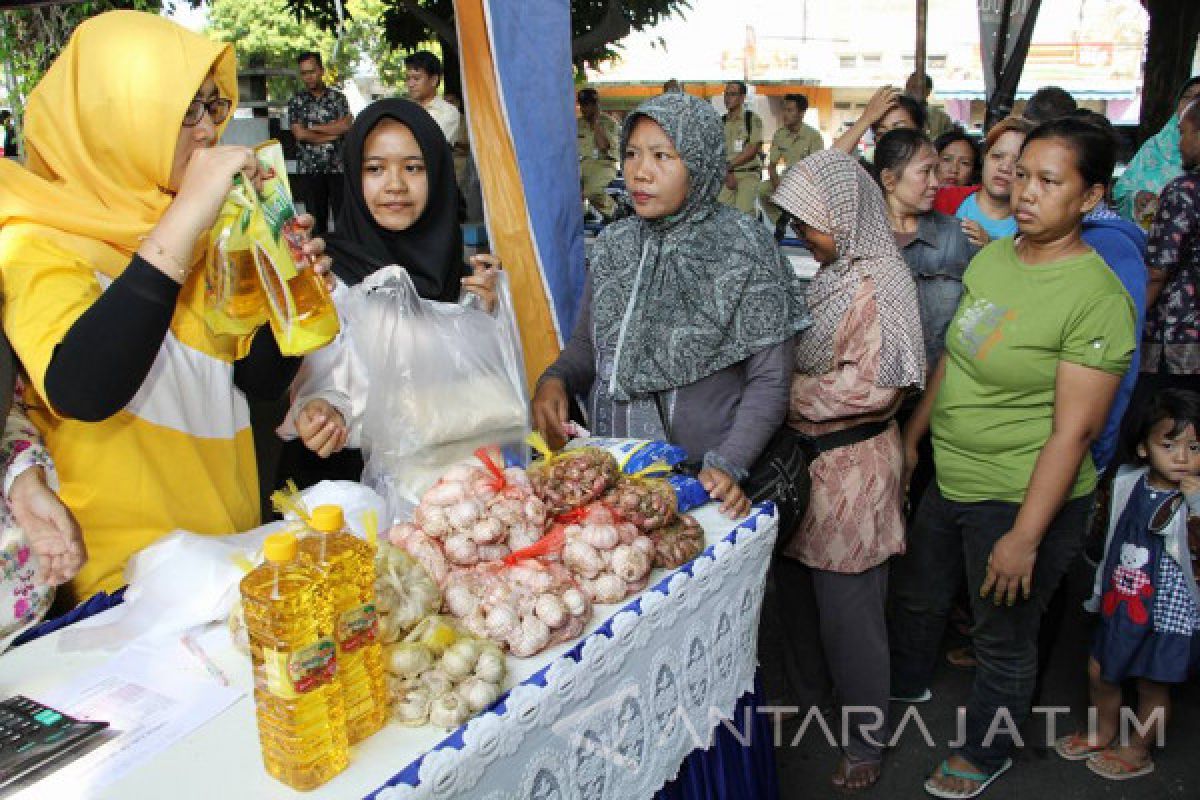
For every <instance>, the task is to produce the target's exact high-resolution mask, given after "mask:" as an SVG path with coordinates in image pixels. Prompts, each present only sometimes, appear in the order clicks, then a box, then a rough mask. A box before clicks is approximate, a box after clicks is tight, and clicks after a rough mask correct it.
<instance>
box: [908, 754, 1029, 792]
mask: <svg viewBox="0 0 1200 800" xmlns="http://www.w3.org/2000/svg"><path fill="white" fill-rule="evenodd" d="M1012 765H1013V760H1012V759H1011V758H1006V759H1004V763H1003V764H1001V765H1000V766H999V768H997V769H996V771H995V772H993V773H992V774H991V775H985V774H984V773H982V772H967V771H966V770H959V769H955V768H954V767H952V766H950V764H949V762H948V761H943V762H942V763H941V766H939V767H938V771H939V772H941V773H942V774H943V775H945V776H946V777H949V778H961V779H962V780H964V781H971V782H973V783H978V784H979V785H978V786H976V787H975V788H974V789H972V790H971V791H967V792H952V791H950V790H949V789H943V788H941V787H939V786H937V785H936V784H934V782H933V778H932V777H930V778H928V779H927V780H926V781H925V791H926V793H928V794H930V795H932V796H934V797H941V798H944V800H970V798H972V797H979V795H981V794H983V792H984V790H985V789H987V788H988V787H989V786H991V785H992V784H993V783H994V782H995V781H996V778H999V777H1000V776H1001V775H1003V774H1004V773H1006V772H1008V770H1009V769H1011V768H1012Z"/></svg>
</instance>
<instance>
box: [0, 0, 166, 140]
mask: <svg viewBox="0 0 1200 800" xmlns="http://www.w3.org/2000/svg"><path fill="white" fill-rule="evenodd" d="M164 6H165V7H166V8H167V9H168V10H169V9H170V8H172V7H173V0H166V1H165V2H164V0H88V1H87V2H82V3H72V4H67V5H43V6H33V7H30V8H18V9H12V10H8V11H4V12H0V67H2V68H3V70H4V79H5V87H4V88H5V92H6V93H7V95H8V103H9V105H10V106H11V108H12V111H13V118H14V120H15V123H16V126H17V130H18V131H20V129H21V121H22V119H23V117H24V111H25V101H26V99H27V98H28V97H29V93H30V92H31V91H33V87H35V86H37V83H38V81H40V80H41V79H42V75H44V74H45V73H46V70H48V69H50V65H51V64H53V63H54V59H56V58H58V54H59V52H61V51H62V49H63V46H64V45H66V43H67V40H68V39H70V38H71V34H72V33H73V32H74V31H75V28H76V27H77V26H78V25H79V23H81V22H83V21H84V20H85V19H87V18H88V17H94V16H95V15H97V14H102V13H104V12H105V11H113V10H120V9H132V10H134V11H154V12H158V11H161V10H162V9H163V8H164Z"/></svg>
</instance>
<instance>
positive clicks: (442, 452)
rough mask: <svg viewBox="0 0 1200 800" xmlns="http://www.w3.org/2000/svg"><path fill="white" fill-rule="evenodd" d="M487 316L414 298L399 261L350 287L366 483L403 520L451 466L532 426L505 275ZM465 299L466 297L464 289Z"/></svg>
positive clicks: (347, 308) (518, 437)
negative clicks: (366, 379) (364, 394)
mask: <svg viewBox="0 0 1200 800" xmlns="http://www.w3.org/2000/svg"><path fill="white" fill-rule="evenodd" d="M496 288H497V294H498V298H499V299H498V303H497V306H496V310H495V311H494V312H493V313H491V314H489V313H487V312H485V311H482V310H480V309H479V308H478V307H476V306H475V305H474V304H472V303H469V302H463V303H439V302H435V301H432V300H425V299H422V298H421V297H420V296H418V295H417V291H416V289H415V288H414V287H413V284H412V280H411V279H410V278H409V277H408V273H407V272H406V271H405V270H403V269H401V268H400V267H388V268H386V269H383V270H380V271H378V272H376V273H375V274H374V275H372V276H371V277H370V278H368V279H367V280H366V281H364V282H363V283H361V284H359V285H358V286H356V287H354V288H353V289H352V290H351V292H350V293H349V297H348V299H347V302H346V303H345V304H344V308H343V311H344V312H345V314H346V317H347V319H348V320H349V321H350V322H349V325H348V326H347V327H348V330H349V331H350V341H351V343H352V346H353V347H354V348H355V349H356V351H357V352H358V354H359V357H360V358H361V359H362V362H363V365H364V366H365V368H366V370H367V374H368V375H370V390H369V394H368V398H367V404H366V409H365V411H364V414H363V423H362V433H363V444H364V450H365V452H366V455H367V463H366V471H365V472H364V482H365V483H368V484H369V485H372V486H374V487H375V488H376V490H378V491H379V492H380V493H381V494H382V495H383V496H384V497H385V498H386V499H387V500H388V506H389V511H390V512H391V514H392V516H393V518H406V517H407V515H408V514H409V513H411V509H412V508H413V507H414V506H415V505H416V503H417V500H418V498H419V497H420V495H421V493H422V492H424V491H425V490H426V489H428V488H429V487H430V486H432V485H433V483H434V482H435V481H436V480H437V479H438V477H439V476H441V475H442V473H444V472H445V471H446V470H447V469H448V468H449V467H450V466H452V465H454V464H457V463H460V462H462V461H464V460H466V459H469V458H470V457H471V455H472V453H474V451H475V450H476V449H478V448H479V447H482V446H487V445H502V446H503V445H512V444H519V443H521V442H523V440H524V438H525V436H526V435H527V434H528V433H529V430H530V421H529V396H528V393H527V392H526V389H525V364H524V359H523V357H522V354H521V340H520V336H519V334H518V333H517V323H516V315H515V313H514V310H513V301H512V293H511V291H510V289H509V285H508V278H507V276H505V275H504V273H503V272H501V273H500V274H499V276H498V278H497V285H496ZM467 297H468V299H469V298H470V297H471V295H468V296H467Z"/></svg>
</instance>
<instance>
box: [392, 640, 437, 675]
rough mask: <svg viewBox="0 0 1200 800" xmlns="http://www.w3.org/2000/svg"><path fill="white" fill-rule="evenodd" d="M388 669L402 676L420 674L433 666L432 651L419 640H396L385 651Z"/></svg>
mask: <svg viewBox="0 0 1200 800" xmlns="http://www.w3.org/2000/svg"><path fill="white" fill-rule="evenodd" d="M387 656H388V671H389V672H391V673H393V674H395V675H400V676H404V677H411V676H415V675H420V674H421V673H422V672H424V671H425V670H427V669H429V668H430V667H432V666H433V653H432V652H430V650H429V648H428V647H426V646H425V645H423V644H421V643H420V642H398V643H397V644H394V645H391V646H390V647H389V648H388V651H387Z"/></svg>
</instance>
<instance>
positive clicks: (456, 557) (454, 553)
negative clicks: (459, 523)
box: [445, 533, 479, 566]
mask: <svg viewBox="0 0 1200 800" xmlns="http://www.w3.org/2000/svg"><path fill="white" fill-rule="evenodd" d="M445 548H446V558H448V559H450V560H451V561H453V562H454V563H455V564H463V565H468V566H469V565H471V564H477V563H479V544H478V543H477V542H476V541H475V540H474V539H472V538H471V537H470V536H468V535H467V534H465V533H456V534H454V535H453V536H451V537H449V538H448V539H446V542H445Z"/></svg>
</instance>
